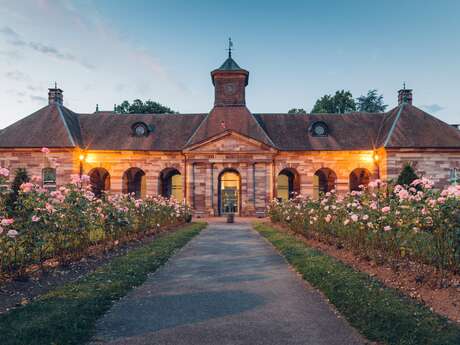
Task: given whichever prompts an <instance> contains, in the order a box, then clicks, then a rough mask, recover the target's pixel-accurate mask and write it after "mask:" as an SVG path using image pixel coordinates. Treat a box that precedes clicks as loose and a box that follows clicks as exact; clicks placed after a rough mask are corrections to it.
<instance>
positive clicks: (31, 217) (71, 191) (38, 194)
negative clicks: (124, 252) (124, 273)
mask: <svg viewBox="0 0 460 345" xmlns="http://www.w3.org/2000/svg"><path fill="white" fill-rule="evenodd" d="M73 178H74V179H78V180H75V181H74V183H71V184H69V185H67V186H66V187H64V186H62V187H60V188H59V190H57V191H54V192H51V193H50V192H48V191H47V190H44V189H43V188H41V187H40V186H39V185H36V184H34V183H30V182H27V183H23V184H22V185H21V187H20V191H19V194H18V196H17V200H16V203H15V209H14V215H13V216H11V214H10V215H8V212H4V213H5V215H4V216H3V217H1V218H0V220H1V223H2V232H0V274H7V275H9V276H21V275H23V274H24V272H25V271H26V269H27V267H29V266H30V265H34V264H36V265H42V264H43V262H44V261H45V260H47V259H49V258H55V259H58V260H59V262H60V263H61V264H67V263H69V262H71V261H75V260H78V259H80V258H81V257H83V256H85V255H86V254H87V252H88V249H89V248H90V247H91V246H92V245H95V244H98V245H101V246H103V247H104V249H105V250H108V249H111V248H112V247H113V246H115V245H117V243H118V242H120V241H121V242H122V241H129V240H130V239H133V238H136V237H138V236H142V235H144V234H146V233H154V232H158V231H159V230H161V227H163V226H167V225H174V224H181V223H183V222H185V221H186V220H188V218H189V215H190V210H189V208H188V207H187V206H186V205H185V204H182V203H179V202H178V201H176V200H174V199H161V198H155V197H146V198H144V199H135V198H134V196H132V195H130V194H123V195H121V194H113V195H109V196H108V197H106V198H103V199H97V198H95V197H94V194H93V193H91V192H89V191H88V189H87V187H88V186H86V185H85V182H83V180H81V181H80V178H79V177H78V175H76V176H74V177H73ZM82 178H83V177H82ZM85 180H87V178H85ZM2 211H4V210H2V209H0V212H2Z"/></svg>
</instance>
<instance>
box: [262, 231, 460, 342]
mask: <svg viewBox="0 0 460 345" xmlns="http://www.w3.org/2000/svg"><path fill="white" fill-rule="evenodd" d="M254 228H255V229H256V230H257V231H259V232H260V233H261V234H262V235H263V236H264V237H265V238H266V239H267V240H268V241H270V242H271V243H272V244H273V246H275V247H276V248H277V249H278V250H279V251H280V253H281V254H282V255H283V256H284V257H285V258H286V260H287V261H288V262H289V263H290V264H291V265H292V266H293V267H294V268H295V269H296V270H297V271H298V272H299V273H300V274H301V275H302V276H303V278H304V279H305V280H307V281H308V282H309V283H311V284H312V285H313V286H314V287H316V288H317V289H319V290H321V291H322V292H323V293H324V294H325V295H326V297H327V298H328V299H329V300H330V302H331V303H332V304H334V305H335V307H336V308H337V309H338V310H339V311H340V312H341V313H342V315H344V316H345V317H346V319H347V320H348V321H349V322H350V324H351V325H353V326H354V327H355V328H356V329H357V330H358V331H360V332H361V333H362V334H363V335H364V336H366V337H367V338H368V339H369V340H372V341H378V342H381V343H384V344H391V345H459V344H460V327H458V326H457V325H454V324H452V323H451V322H449V321H448V320H447V319H445V318H443V317H441V316H439V315H437V314H435V313H433V312H431V311H430V310H429V309H428V308H426V307H425V306H423V305H421V304H419V303H417V302H415V301H413V300H411V299H410V298H408V297H406V296H404V295H402V294H401V293H399V292H398V291H396V290H394V289H390V288H387V287H385V286H383V285H382V284H381V283H380V282H378V281H377V280H376V279H373V278H371V277H370V276H368V275H367V274H365V273H362V272H358V271H356V270H354V269H353V268H351V267H349V266H347V265H345V264H343V263H341V262H339V261H337V260H335V259H334V258H332V257H330V256H328V255H326V254H323V253H321V252H320V251H318V250H316V249H312V248H310V247H308V246H307V245H306V244H305V243H304V242H302V241H299V240H298V239H296V238H295V237H294V236H293V235H290V234H288V233H284V232H280V231H279V230H276V229H275V228H273V227H271V226H269V225H267V224H261V223H258V224H255V226H254Z"/></svg>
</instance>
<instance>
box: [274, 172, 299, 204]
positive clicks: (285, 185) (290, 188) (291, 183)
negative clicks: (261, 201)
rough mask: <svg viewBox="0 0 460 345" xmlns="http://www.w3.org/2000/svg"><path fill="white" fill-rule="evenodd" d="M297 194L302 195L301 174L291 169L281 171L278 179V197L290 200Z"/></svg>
mask: <svg viewBox="0 0 460 345" xmlns="http://www.w3.org/2000/svg"><path fill="white" fill-rule="evenodd" d="M296 194H300V183H299V174H298V173H297V171H295V170H294V169H291V168H286V169H283V170H281V171H280V173H279V174H278V177H277V179H276V196H277V197H278V198H279V199H281V200H288V199H291V198H292V197H294V196H295V195H296Z"/></svg>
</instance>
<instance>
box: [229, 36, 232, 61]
mask: <svg viewBox="0 0 460 345" xmlns="http://www.w3.org/2000/svg"><path fill="white" fill-rule="evenodd" d="M232 48H233V42H232V38H231V37H229V38H228V57H229V58H231V57H232Z"/></svg>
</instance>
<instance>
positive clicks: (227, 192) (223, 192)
mask: <svg viewBox="0 0 460 345" xmlns="http://www.w3.org/2000/svg"><path fill="white" fill-rule="evenodd" d="M240 186H241V178H240V174H239V173H238V171H236V170H234V169H227V170H224V171H223V172H221V173H220V175H219V186H218V197H219V214H220V215H222V214H228V213H239V211H240Z"/></svg>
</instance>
